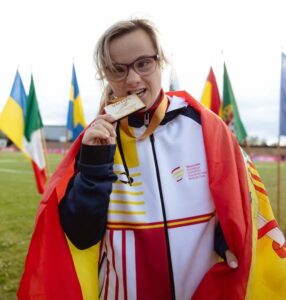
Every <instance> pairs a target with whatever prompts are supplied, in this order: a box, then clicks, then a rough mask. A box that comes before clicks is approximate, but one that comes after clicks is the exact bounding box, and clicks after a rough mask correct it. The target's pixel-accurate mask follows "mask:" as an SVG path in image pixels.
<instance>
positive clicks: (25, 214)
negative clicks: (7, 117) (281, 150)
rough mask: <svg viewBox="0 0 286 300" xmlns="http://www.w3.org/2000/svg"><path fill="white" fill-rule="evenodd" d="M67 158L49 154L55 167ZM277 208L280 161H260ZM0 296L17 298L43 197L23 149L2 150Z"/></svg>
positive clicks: (285, 176)
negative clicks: (36, 185) (8, 151)
mask: <svg viewBox="0 0 286 300" xmlns="http://www.w3.org/2000/svg"><path fill="white" fill-rule="evenodd" d="M62 158H63V156H62V155H61V154H51V155H49V161H50V164H51V166H50V167H51V170H54V169H55V166H56V165H57V164H58V163H59V161H60V160H61V159H62ZM256 166H257V168H258V170H259V172H260V175H261V177H262V178H263V180H264V183H265V185H266V188H267V190H268V193H269V195H270V199H272V206H273V210H274V212H275V211H276V203H275V202H276V201H275V199H276V164H274V163H257V164H256ZM281 169H282V180H281V182H283V183H284V184H282V186H281V187H282V191H281V195H282V197H281V222H280V225H281V228H282V229H283V230H285V228H286V164H285V163H284V164H282V168H281ZM0 191H1V192H0V299H1V300H10V299H16V291H17V288H18V284H19V279H20V277H21V274H22V271H23V266H24V260H25V256H26V253H27V249H28V246H29V242H30V238H31V234H32V230H33V227H34V220H35V212H36V209H37V206H38V203H39V201H40V196H39V195H38V194H37V191H36V187H35V183H34V177H33V173H32V170H31V167H30V164H29V163H28V161H27V160H26V158H25V157H24V156H23V155H22V154H21V153H17V152H16V153H15V152H13V153H6V152H0Z"/></svg>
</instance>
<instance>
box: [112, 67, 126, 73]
mask: <svg viewBox="0 0 286 300" xmlns="http://www.w3.org/2000/svg"><path fill="white" fill-rule="evenodd" d="M113 68H114V72H115V73H118V74H122V73H124V72H125V68H124V67H122V66H119V65H114V66H113Z"/></svg>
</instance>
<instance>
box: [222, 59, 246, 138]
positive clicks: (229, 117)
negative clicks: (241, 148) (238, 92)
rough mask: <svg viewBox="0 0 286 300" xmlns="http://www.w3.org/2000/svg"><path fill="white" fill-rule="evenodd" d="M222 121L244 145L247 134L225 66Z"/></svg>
mask: <svg viewBox="0 0 286 300" xmlns="http://www.w3.org/2000/svg"><path fill="white" fill-rule="evenodd" d="M222 119H223V120H224V121H225V123H226V124H227V125H228V126H229V127H230V128H231V130H233V132H234V133H235V135H236V137H237V140H238V141H239V143H243V142H244V141H245V140H246V137H247V133H246V130H245V128H244V126H243V123H242V121H241V119H240V115H239V111H238V108H237V105H236V101H235V97H234V94H233V90H232V87H231V83H230V80H229V76H228V73H227V69H226V65H225V64H224V74H223V102H222Z"/></svg>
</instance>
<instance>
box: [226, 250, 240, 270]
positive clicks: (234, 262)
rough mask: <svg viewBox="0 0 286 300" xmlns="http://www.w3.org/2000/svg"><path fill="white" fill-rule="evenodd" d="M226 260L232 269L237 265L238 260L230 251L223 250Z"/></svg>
mask: <svg viewBox="0 0 286 300" xmlns="http://www.w3.org/2000/svg"><path fill="white" fill-rule="evenodd" d="M225 257H226V262H227V264H228V266H229V267H230V268H232V269H236V268H237V267H238V260H237V258H236V256H235V255H234V254H233V252H232V251H230V250H226V251H225Z"/></svg>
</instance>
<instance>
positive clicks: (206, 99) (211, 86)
mask: <svg viewBox="0 0 286 300" xmlns="http://www.w3.org/2000/svg"><path fill="white" fill-rule="evenodd" d="M201 103H202V104H203V105H204V106H205V107H207V108H209V109H210V110H212V111H213V112H214V113H215V114H217V115H218V116H221V100H220V96H219V91H218V87H217V83H216V79H215V75H214V72H213V69H212V67H211V68H210V71H209V75H208V77H207V81H206V84H205V88H204V91H203V94H202V98H201Z"/></svg>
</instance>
